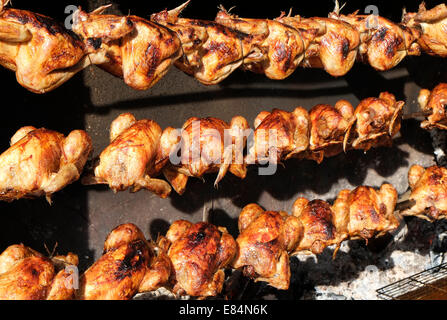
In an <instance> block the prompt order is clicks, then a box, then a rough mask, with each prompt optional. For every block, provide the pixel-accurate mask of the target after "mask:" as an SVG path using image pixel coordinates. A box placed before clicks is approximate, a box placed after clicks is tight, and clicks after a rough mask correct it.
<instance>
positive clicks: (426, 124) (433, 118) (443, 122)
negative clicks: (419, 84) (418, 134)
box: [418, 83, 447, 130]
mask: <svg viewBox="0 0 447 320" xmlns="http://www.w3.org/2000/svg"><path fill="white" fill-rule="evenodd" d="M418 102H419V105H420V107H421V109H422V111H423V112H424V113H425V114H427V120H425V121H423V122H422V123H421V127H422V128H424V129H433V128H438V129H442V130H447V113H446V106H447V83H440V84H438V85H437V86H436V87H435V88H434V89H433V90H432V91H430V90H427V89H422V90H421V91H420V92H419V96H418Z"/></svg>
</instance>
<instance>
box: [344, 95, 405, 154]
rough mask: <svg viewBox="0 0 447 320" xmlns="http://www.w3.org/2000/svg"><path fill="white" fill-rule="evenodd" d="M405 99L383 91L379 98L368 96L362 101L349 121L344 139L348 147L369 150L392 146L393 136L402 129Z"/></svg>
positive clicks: (346, 147) (345, 147)
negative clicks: (399, 98) (400, 99)
mask: <svg viewBox="0 0 447 320" xmlns="http://www.w3.org/2000/svg"><path fill="white" fill-rule="evenodd" d="M404 105H405V102H403V101H396V98H395V97H394V95H392V94H391V93H388V92H382V93H380V95H379V98H366V99H364V100H362V101H361V102H360V104H359V105H358V106H357V108H356V109H355V112H354V117H353V118H352V120H351V121H350V123H349V127H348V130H347V132H346V134H345V138H344V141H343V148H344V150H345V151H346V150H347V149H348V147H351V148H353V149H361V150H364V151H368V150H369V149H370V148H372V147H378V146H381V145H384V146H390V145H391V143H392V138H393V137H394V136H395V135H396V134H397V133H398V132H399V130H400V122H401V118H402V108H403V106H404Z"/></svg>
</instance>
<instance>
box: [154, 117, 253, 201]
mask: <svg viewBox="0 0 447 320" xmlns="http://www.w3.org/2000/svg"><path fill="white" fill-rule="evenodd" d="M246 129H248V123H247V120H245V118H243V117H241V116H236V117H233V118H232V119H231V123H230V124H228V123H227V122H225V121H223V120H220V119H217V118H212V117H208V118H196V117H193V118H190V119H188V120H187V121H186V122H185V124H184V125H183V127H182V129H181V130H176V129H174V128H171V127H168V128H167V129H165V130H164V132H163V136H162V137H161V143H160V148H159V153H158V156H157V161H156V162H157V165H158V166H161V167H164V169H163V172H164V174H165V177H166V178H167V179H168V181H169V182H170V183H171V185H172V187H173V188H174V189H175V190H176V191H177V193H179V194H183V192H184V191H185V186H186V183H187V180H188V177H196V178H201V177H202V176H203V175H204V174H205V173H212V172H218V175H217V178H216V180H215V182H214V185H215V186H217V184H218V183H219V181H220V180H222V178H223V177H224V176H225V175H226V173H227V171H230V172H231V173H232V174H234V175H235V176H237V177H239V178H241V179H243V178H245V175H246V172H247V169H246V166H245V163H244V158H243V150H244V146H245V142H246V137H245V136H244V134H245V132H244V131H245V130H246ZM178 151H180V159H179V161H178V162H179V163H172V159H171V158H172V156H173V155H174V154H176V153H177V152H178ZM170 160H171V161H170ZM168 161H170V162H171V163H169V164H168Z"/></svg>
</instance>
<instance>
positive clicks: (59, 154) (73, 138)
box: [0, 126, 92, 203]
mask: <svg viewBox="0 0 447 320" xmlns="http://www.w3.org/2000/svg"><path fill="white" fill-rule="evenodd" d="M10 144H11V147H10V148H9V149H8V150H6V151H5V152H3V153H2V154H1V155H0V200H4V201H13V200H17V199H20V198H33V197H40V196H43V195H45V196H46V198H47V200H48V202H50V203H51V195H52V194H53V193H55V192H57V191H59V190H61V189H62V188H64V187H65V186H66V185H68V184H70V183H72V182H74V181H76V180H77V179H79V176H80V174H81V172H82V169H83V168H84V165H85V162H86V161H87V158H88V155H89V154H90V152H91V150H92V142H91V139H90V137H89V136H88V134H87V133H86V132H85V131H83V130H74V131H72V132H71V133H70V134H69V135H68V136H67V137H64V135H63V134H61V133H59V132H56V131H51V130H47V129H44V128H41V129H36V128H34V127H31V126H27V127H22V128H20V129H19V130H18V131H17V132H16V133H15V134H14V136H13V137H12V138H11V142H10Z"/></svg>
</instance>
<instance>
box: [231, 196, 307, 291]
mask: <svg viewBox="0 0 447 320" xmlns="http://www.w3.org/2000/svg"><path fill="white" fill-rule="evenodd" d="M238 224H239V232H240V234H239V236H238V237H237V239H236V241H237V244H238V247H239V250H238V252H237V254H236V257H235V259H234V261H233V264H232V265H233V268H235V269H239V268H241V269H242V270H243V273H244V275H245V276H247V277H249V278H252V279H255V281H264V282H267V283H268V284H269V285H271V286H273V287H275V288H277V289H283V290H286V289H288V287H289V284H290V265H289V253H290V252H292V251H293V249H294V248H295V247H296V245H297V243H298V242H299V240H300V237H301V234H302V231H301V230H302V225H301V223H300V222H299V220H298V218H296V217H294V216H289V215H288V214H287V213H285V212H276V211H264V210H263V209H262V208H261V207H260V206H258V205H257V204H249V205H247V206H245V207H244V208H243V209H242V212H241V214H240V216H239V223H238Z"/></svg>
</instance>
